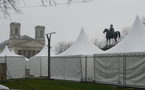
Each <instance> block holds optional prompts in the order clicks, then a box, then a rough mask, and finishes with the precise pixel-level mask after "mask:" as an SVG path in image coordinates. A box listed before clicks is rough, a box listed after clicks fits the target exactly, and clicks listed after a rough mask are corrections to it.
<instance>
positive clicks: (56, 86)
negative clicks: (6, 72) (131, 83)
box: [0, 78, 135, 90]
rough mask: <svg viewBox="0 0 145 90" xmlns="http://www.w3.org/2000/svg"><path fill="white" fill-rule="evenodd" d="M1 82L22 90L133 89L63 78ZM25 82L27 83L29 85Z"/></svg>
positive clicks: (11, 87)
mask: <svg viewBox="0 0 145 90" xmlns="http://www.w3.org/2000/svg"><path fill="white" fill-rule="evenodd" d="M0 84H2V85H5V86H7V87H9V88H10V89H22V90H131V89H126V88H117V87H114V86H109V85H100V84H95V83H79V82H72V81H61V80H50V81H48V80H47V79H44V78H25V79H21V80H17V81H12V80H11V81H10V80H9V81H7V82H5V83H2V82H0ZM23 84H26V85H27V86H25V85H23ZM29 87H31V88H33V89H31V88H29ZM134 90H135V89H134Z"/></svg>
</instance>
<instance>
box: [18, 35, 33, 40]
mask: <svg viewBox="0 0 145 90" xmlns="http://www.w3.org/2000/svg"><path fill="white" fill-rule="evenodd" d="M20 39H26V40H33V38H31V37H29V36H27V35H22V36H20Z"/></svg>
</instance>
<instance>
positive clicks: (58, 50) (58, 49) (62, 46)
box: [53, 41, 73, 55]
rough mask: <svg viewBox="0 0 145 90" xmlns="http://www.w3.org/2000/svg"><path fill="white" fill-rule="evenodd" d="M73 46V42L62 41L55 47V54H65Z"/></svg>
mask: <svg viewBox="0 0 145 90" xmlns="http://www.w3.org/2000/svg"><path fill="white" fill-rule="evenodd" d="M72 44H73V42H71V41H70V42H66V41H61V42H58V43H57V44H56V45H55V46H54V50H53V51H54V52H55V54H56V55H57V54H60V53H62V52H64V51H65V50H67V49H68V48H69V47H70V46H71V45H72Z"/></svg>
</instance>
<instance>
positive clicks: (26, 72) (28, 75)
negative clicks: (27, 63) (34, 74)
mask: <svg viewBox="0 0 145 90" xmlns="http://www.w3.org/2000/svg"><path fill="white" fill-rule="evenodd" d="M25 76H26V77H30V73H29V69H26V70H25Z"/></svg>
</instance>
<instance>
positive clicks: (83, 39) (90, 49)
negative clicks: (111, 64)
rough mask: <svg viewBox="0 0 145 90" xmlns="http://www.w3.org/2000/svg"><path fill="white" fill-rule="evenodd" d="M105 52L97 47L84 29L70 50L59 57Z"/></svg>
mask: <svg viewBox="0 0 145 90" xmlns="http://www.w3.org/2000/svg"><path fill="white" fill-rule="evenodd" d="M101 52H103V51H102V50H101V49H99V48H98V47H97V46H95V45H94V44H93V43H92V42H91V41H90V40H89V39H88V37H87V35H86V33H85V31H84V29H83V28H82V29H81V32H80V34H79V36H78V38H77V40H76V42H75V43H74V44H73V45H72V46H71V47H70V48H68V49H67V50H66V51H64V52H62V53H61V54H59V55H58V56H66V55H93V54H94V53H101Z"/></svg>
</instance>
